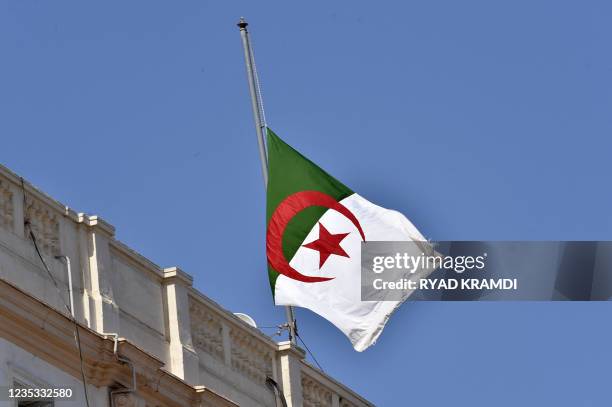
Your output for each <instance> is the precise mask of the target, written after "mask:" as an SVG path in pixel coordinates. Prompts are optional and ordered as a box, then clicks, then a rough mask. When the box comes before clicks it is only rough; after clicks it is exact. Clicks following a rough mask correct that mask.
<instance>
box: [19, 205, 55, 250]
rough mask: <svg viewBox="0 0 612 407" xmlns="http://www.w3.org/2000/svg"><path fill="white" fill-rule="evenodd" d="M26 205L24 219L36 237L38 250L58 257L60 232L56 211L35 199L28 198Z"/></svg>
mask: <svg viewBox="0 0 612 407" xmlns="http://www.w3.org/2000/svg"><path fill="white" fill-rule="evenodd" d="M27 201H29V202H27V204H26V209H25V217H26V219H28V220H29V222H30V229H31V230H32V232H34V236H36V241H37V243H38V246H39V247H40V250H41V251H42V252H43V253H45V254H47V255H49V256H59V255H60V254H61V249H60V232H59V216H58V213H57V212H56V211H54V210H53V209H52V208H50V207H48V206H47V205H45V204H44V203H42V202H41V201H39V200H37V199H31V198H29V199H28V200H27Z"/></svg>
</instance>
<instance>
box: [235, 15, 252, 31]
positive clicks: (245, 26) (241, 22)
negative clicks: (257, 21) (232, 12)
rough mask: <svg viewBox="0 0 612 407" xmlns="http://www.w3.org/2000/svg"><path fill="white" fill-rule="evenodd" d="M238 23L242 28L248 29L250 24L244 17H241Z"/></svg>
mask: <svg viewBox="0 0 612 407" xmlns="http://www.w3.org/2000/svg"><path fill="white" fill-rule="evenodd" d="M236 25H237V26H238V27H240V29H241V30H246V28H247V25H249V23H247V22H246V20H245V19H244V17H240V21H238V24H236Z"/></svg>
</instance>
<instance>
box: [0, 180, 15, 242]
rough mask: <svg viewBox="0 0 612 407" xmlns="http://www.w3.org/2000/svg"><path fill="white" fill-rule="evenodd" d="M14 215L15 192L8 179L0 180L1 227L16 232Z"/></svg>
mask: <svg viewBox="0 0 612 407" xmlns="http://www.w3.org/2000/svg"><path fill="white" fill-rule="evenodd" d="M14 215H15V208H13V192H12V191H11V189H10V187H9V185H8V183H7V182H6V181H3V180H0V228H3V229H6V230H8V231H10V232H14V229H15V223H14Z"/></svg>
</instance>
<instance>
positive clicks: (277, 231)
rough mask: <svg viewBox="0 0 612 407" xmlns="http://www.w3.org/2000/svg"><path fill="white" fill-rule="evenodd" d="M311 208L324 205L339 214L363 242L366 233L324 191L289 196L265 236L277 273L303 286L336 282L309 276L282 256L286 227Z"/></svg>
mask: <svg viewBox="0 0 612 407" xmlns="http://www.w3.org/2000/svg"><path fill="white" fill-rule="evenodd" d="M311 206H323V207H325V208H329V209H333V210H335V211H337V212H339V213H340V214H342V215H344V216H345V217H346V218H347V219H348V220H350V221H351V222H352V223H353V225H355V227H356V228H357V230H358V231H359V234H360V235H361V238H362V239H363V240H364V241H365V234H364V233H363V229H362V228H361V225H360V224H359V221H358V220H357V218H356V217H355V215H353V213H352V212H351V211H350V210H348V208H347V207H346V206H344V205H342V204H341V203H340V202H338V201H336V200H335V199H334V198H332V197H331V196H329V195H327V194H324V193H323V192H319V191H300V192H296V193H295V194H293V195H289V196H288V197H287V198H285V199H284V200H283V201H282V202H281V203H280V204H279V205H278V207H277V208H276V210H275V211H274V213H273V214H272V217H271V218H270V222H269V224H268V231H267V233H266V249H267V254H268V263H269V264H270V266H271V267H272V268H273V269H274V270H276V271H277V272H279V273H280V274H282V275H284V276H287V277H289V278H291V279H293V280H298V281H302V282H304V283H319V282H321V281H328V280H333V277H332V278H327V277H313V276H306V275H304V274H302V273H300V272H299V271H297V270H296V269H294V268H293V267H291V266H290V265H289V262H288V261H287V259H286V258H285V254H284V253H283V233H285V228H286V227H287V224H288V223H289V221H290V220H291V219H292V218H293V217H294V216H295V215H297V214H298V213H299V212H301V211H303V210H304V209H306V208H308V207H311Z"/></svg>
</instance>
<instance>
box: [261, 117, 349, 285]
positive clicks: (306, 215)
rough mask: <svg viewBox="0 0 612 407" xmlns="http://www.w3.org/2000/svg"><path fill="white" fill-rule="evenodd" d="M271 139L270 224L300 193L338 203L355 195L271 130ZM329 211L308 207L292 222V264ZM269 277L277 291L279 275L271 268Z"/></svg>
mask: <svg viewBox="0 0 612 407" xmlns="http://www.w3.org/2000/svg"><path fill="white" fill-rule="evenodd" d="M267 140H268V143H267V144H268V173H269V177H268V192H267V206H266V212H267V213H266V219H267V221H266V224H267V223H268V222H269V221H270V217H271V216H272V214H273V213H274V211H275V210H276V207H277V206H278V205H279V204H280V203H281V202H282V201H283V200H284V199H285V198H287V197H288V196H289V195H292V194H294V193H296V192H300V191H319V192H323V193H325V194H327V195H330V196H332V197H333V198H335V199H336V200H337V201H341V200H342V199H344V198H346V197H347V196H349V195H352V194H353V191H351V189H349V188H348V187H347V186H345V185H344V184H342V183H341V182H340V181H338V180H337V179H335V178H334V177H332V176H331V175H329V174H328V173H327V172H325V171H323V170H322V169H321V168H319V167H318V166H317V165H316V164H315V163H313V162H312V161H310V160H309V159H307V158H306V157H304V156H303V155H302V154H300V153H299V152H297V151H296V150H294V149H293V148H292V147H291V146H289V145H288V144H287V143H285V142H284V141H283V140H281V139H280V138H279V137H278V136H277V135H276V134H274V132H273V131H272V130H270V129H268V137H267ZM326 211H327V208H323V207H318V206H313V207H310V208H306V209H305V210H303V211H302V212H300V213H298V214H297V215H296V216H295V217H294V218H293V219H292V220H291V221H290V222H289V225H288V226H287V228H286V229H285V233H284V235H283V252H284V254H285V258H286V259H287V260H288V261H291V259H292V258H293V255H294V254H295V252H297V250H298V249H299V247H300V245H301V244H302V242H304V239H305V238H306V236H307V235H308V233H310V231H311V230H312V228H313V227H314V226H315V225H316V223H317V222H318V220H319V219H320V218H321V216H323V214H324V213H325V212H326ZM268 275H269V277H270V286H271V287H272V292H274V284H275V283H276V279H277V277H278V273H277V272H276V271H275V270H273V269H272V268H271V267H268Z"/></svg>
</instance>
